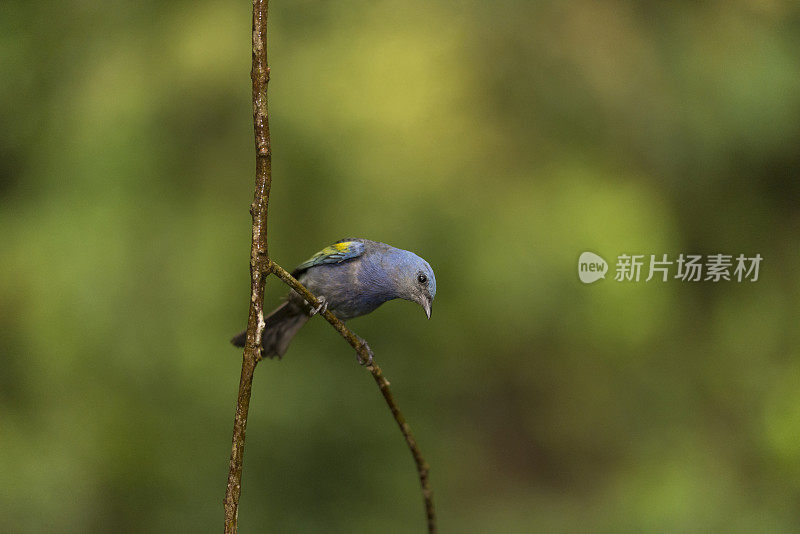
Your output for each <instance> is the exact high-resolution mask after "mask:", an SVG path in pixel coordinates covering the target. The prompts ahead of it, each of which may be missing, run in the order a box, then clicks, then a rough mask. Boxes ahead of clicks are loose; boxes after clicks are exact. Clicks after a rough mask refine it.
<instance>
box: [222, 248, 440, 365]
mask: <svg viewBox="0 0 800 534" xmlns="http://www.w3.org/2000/svg"><path fill="white" fill-rule="evenodd" d="M292 276H294V277H295V278H297V279H298V280H299V281H300V282H301V283H302V284H303V285H304V286H306V287H307V288H308V290H309V291H311V293H313V294H314V295H315V296H317V298H318V299H319V300H321V301H322V303H323V304H322V307H323V309H324V308H327V309H329V310H330V311H331V312H333V313H334V314H335V315H336V316H337V317H338V318H339V319H341V320H343V321H346V320H348V319H352V318H354V317H358V316H360V315H365V314H367V313H370V312H371V311H373V310H375V308H377V307H378V306H380V305H381V304H383V303H384V302H387V301H389V300H393V299H397V298H400V299H405V300H410V301H412V302H416V303H417V304H419V305H420V306H422V309H423V310H425V314H426V315H427V316H428V318H429V319H430V317H431V304H432V303H433V298H434V297H435V296H436V278H435V277H434V275H433V269H431V266H430V265H428V262H427V261H425V260H423V259H422V258H420V257H419V256H417V255H416V254H414V253H413V252H409V251H407V250H402V249H399V248H395V247H392V246H389V245H387V244H385V243H379V242H377V241H370V240H368V239H359V238H349V239H342V240H339V241H337V242H336V243H334V244H333V245H330V246H328V247H325V248H324V249H322V250H321V251H319V252H317V253H316V254H314V255H313V256H311V258H309V259H308V260H306V261H304V262H303V263H301V264H300V265H298V266H297V268H296V269H295V270H294V271H292ZM319 311H320V308H316V309H315V308H312V307H311V306H310V305H309V304H308V303H307V302H306V301H305V300H304V299H303V298H302V297H301V296H300V295H298V294H297V293H296V292H295V291H294V290H292V291H290V292H289V295H288V296H287V297H286V301H285V302H284V303H283V304H281V305H280V306H278V308H276V309H275V310H274V311H273V312H272V313H270V314H269V315H268V316H267V317H265V318H264V322H265V323H266V327H265V328H264V334H263V335H262V337H261V344H262V346H263V347H264V350H263V355H264V356H265V357H269V358H274V357H275V356H278V357H279V358H280V357H281V356H283V355H284V354H285V353H286V349H287V348H288V346H289V342H290V341H291V340H292V338H293V337H294V336H295V335H296V334H297V332H298V331H299V330H300V328H301V327H302V326H303V325H304V324H306V322H307V321H308V320H309V319H310V318H311V317H312V316H313V315H314V314H316V313H317V312H319ZM245 337H246V332H241V333H240V334H239V335H237V336H236V337H234V338H233V339H232V340H231V343H233V344H234V345H236V346H237V347H243V346H244V344H245Z"/></svg>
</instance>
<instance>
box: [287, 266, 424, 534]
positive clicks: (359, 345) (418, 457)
mask: <svg viewBox="0 0 800 534" xmlns="http://www.w3.org/2000/svg"><path fill="white" fill-rule="evenodd" d="M272 272H273V274H275V276H277V277H278V278H280V279H281V280H283V282H284V283H285V284H286V285H288V286H289V287H291V288H292V289H294V290H295V291H296V292H297V293H298V294H300V296H302V297H303V299H305V301H306V302H308V303H309V304H310V305H311V306H312V307H315V308H316V307H317V306H319V305H320V304H321V303H320V301H319V300H318V299H317V297H315V296H314V294H313V293H311V292H310V291H309V290H308V289H306V287H305V286H303V284H301V283H300V282H298V281H297V279H296V278H294V277H293V276H292V275H291V274H289V273H288V272H287V271H286V270H285V269H284V268H283V267H281V266H280V265H278V264H277V263H272ZM321 315H322V316H323V317H324V318H325V320H326V321H328V322H329V323H330V324H331V326H333V327H334V328H335V329H336V331H337V332H339V333H340V334H341V335H342V337H343V338H345V339H346V340H347V342H348V343H350V346H351V347H353V348H354V349H355V350H356V353H357V354H358V356H359V359H360V360H361V361H362V362H370V363H367V365H366V368H367V369H368V370H369V372H370V373H372V378H374V379H375V382H376V383H377V384H378V387H379V388H380V390H381V394H382V395H383V398H384V400H385V401H386V404H387V405H388V406H389V410H391V412H392V415H393V416H394V420H395V421H397V426H399V427H400V432H402V433H403V437H404V438H405V439H406V443H407V444H408V448H409V449H410V450H411V455H412V456H413V457H414V462H415V463H416V464H417V473H418V475H419V483H420V486H421V487H422V498H423V499H424V501H425V516H426V517H427V522H428V532H429V533H430V534H433V533H435V532H436V513H435V511H434V508H433V490H432V489H431V486H430V480H429V478H428V474H429V472H430V466H429V465H428V462H426V461H425V458H423V457H422V452H421V451H420V450H419V446H418V445H417V440H415V439H414V435H413V434H412V433H411V427H410V426H409V425H408V423H407V422H406V418H405V417H404V416H403V413H402V412H401V411H400V408H399V407H398V406H397V402H396V401H395V400H394V395H392V390H391V389H390V388H389V381H388V380H386V377H385V376H383V371H381V368H380V367H379V366H378V364H377V363H375V360H374V359H373V358H372V350H371V349H370V348H369V345H368V344H367V342H366V341H364V340H363V339H361V338H360V337H359V336H357V335H356V334H354V333H353V332H352V331H351V330H350V329H349V328H347V326H345V324H344V323H343V322H342V321H341V320H340V319H339V318H338V317H336V316H335V315H334V314H333V313H331V312H330V311H329V310H325V311H324V312H321Z"/></svg>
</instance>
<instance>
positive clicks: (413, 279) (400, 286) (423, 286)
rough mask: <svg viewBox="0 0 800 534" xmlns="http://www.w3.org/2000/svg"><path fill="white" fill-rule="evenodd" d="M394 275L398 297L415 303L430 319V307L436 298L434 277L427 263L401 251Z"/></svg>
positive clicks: (411, 253) (412, 254)
mask: <svg viewBox="0 0 800 534" xmlns="http://www.w3.org/2000/svg"><path fill="white" fill-rule="evenodd" d="M402 252H403V254H402V257H401V258H400V262H399V263H400V265H399V267H400V268H399V269H398V270H397V273H396V282H397V290H398V295H397V296H398V297H400V298H402V299H406V300H410V301H411V302H416V303H417V304H419V305H420V306H422V309H423V310H425V315H427V316H428V319H430V318H431V305H432V304H433V298H434V297H435V296H436V277H435V276H434V275H433V269H431V266H430V265H429V264H428V262H427V261H425V260H423V259H422V258H420V257H419V256H417V255H416V254H414V253H413V252H408V251H405V250H404V251H402Z"/></svg>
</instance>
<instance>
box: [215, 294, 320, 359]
mask: <svg viewBox="0 0 800 534" xmlns="http://www.w3.org/2000/svg"><path fill="white" fill-rule="evenodd" d="M309 319H310V317H309V316H308V315H306V314H305V313H303V312H302V311H300V312H299V313H298V311H297V310H296V309H293V307H292V306H290V305H289V302H284V303H283V304H281V305H280V306H278V307H277V308H276V309H275V310H274V311H273V312H272V313H270V314H269V315H268V316H266V317H264V323H265V324H266V326H265V327H264V333H263V334H262V335H261V346H262V347H264V352H263V356H264V357H265V358H274V357H275V356H277V357H278V358H280V357H282V356H283V355H284V354H285V353H286V349H287V348H288V347H289V342H290V341H291V340H292V338H293V337H294V336H295V335H296V334H297V332H298V331H300V328H302V326H303V325H304V324H306V321H308V320H309ZM246 339H247V331H246V330H245V331H244V332H240V333H239V334H237V335H236V336H234V338H233V339H231V343H233V344H234V345H236V346H237V347H244V344H245V341H246Z"/></svg>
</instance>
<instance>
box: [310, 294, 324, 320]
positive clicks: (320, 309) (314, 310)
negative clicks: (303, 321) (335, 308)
mask: <svg viewBox="0 0 800 534" xmlns="http://www.w3.org/2000/svg"><path fill="white" fill-rule="evenodd" d="M317 300H318V301H319V306H317V307H316V308H311V311H310V312H309V314H310V316H311V317H314V316H315V315H316V314H318V313H325V312H326V311H327V310H328V299H326V298H325V297H317Z"/></svg>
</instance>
